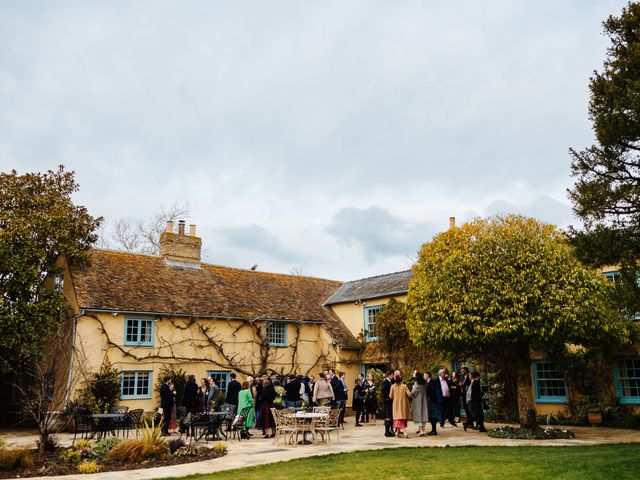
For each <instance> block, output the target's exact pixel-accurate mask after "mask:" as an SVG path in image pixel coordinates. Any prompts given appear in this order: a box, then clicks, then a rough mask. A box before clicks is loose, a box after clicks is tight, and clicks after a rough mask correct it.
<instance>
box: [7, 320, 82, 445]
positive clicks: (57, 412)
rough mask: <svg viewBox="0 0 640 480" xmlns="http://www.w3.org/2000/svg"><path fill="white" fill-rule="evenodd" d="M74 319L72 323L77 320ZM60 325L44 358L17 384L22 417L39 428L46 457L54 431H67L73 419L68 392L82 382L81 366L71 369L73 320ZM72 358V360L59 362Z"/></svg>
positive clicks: (47, 347)
mask: <svg viewBox="0 0 640 480" xmlns="http://www.w3.org/2000/svg"><path fill="white" fill-rule="evenodd" d="M74 321H75V318H74V319H71V322H74ZM71 322H68V323H66V324H63V325H61V326H60V328H59V329H58V331H57V332H56V334H55V335H54V336H53V337H52V338H51V339H50V340H49V341H48V342H47V346H46V349H45V355H44V357H43V358H42V359H41V361H39V362H37V363H36V364H34V365H33V366H32V367H31V368H28V369H26V371H24V370H23V371H22V372H21V376H20V380H19V381H18V382H17V383H16V384H15V388H16V391H17V393H18V395H19V403H20V406H21V413H22V416H23V419H24V420H25V421H27V422H29V423H34V424H35V425H36V428H37V429H38V435H39V441H38V453H39V455H40V456H41V457H42V458H44V454H45V451H46V449H47V446H48V445H49V442H50V440H49V438H50V436H51V434H52V433H55V432H57V431H61V430H64V429H65V428H66V427H67V426H68V425H69V423H70V421H71V420H72V418H73V416H72V415H71V414H70V413H71V412H68V411H67V403H68V401H69V392H70V391H71V390H73V389H74V388H75V386H76V385H78V382H79V381H81V369H80V368H78V365H76V366H75V367H76V368H72V365H70V363H71V361H72V360H71V359H72V358H73V356H71V357H69V352H70V348H72V336H73V335H74V330H73V328H72V323H71ZM65 358H69V359H70V362H69V364H67V362H64V361H60V360H61V359H65Z"/></svg>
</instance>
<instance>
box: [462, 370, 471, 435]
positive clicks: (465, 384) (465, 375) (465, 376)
mask: <svg viewBox="0 0 640 480" xmlns="http://www.w3.org/2000/svg"><path fill="white" fill-rule="evenodd" d="M469 385H471V375H470V374H469V369H468V368H467V367H462V379H461V381H460V390H461V395H462V408H464V414H465V416H466V417H467V419H466V420H465V422H464V423H465V424H466V426H467V427H472V426H473V421H472V420H471V411H470V410H469V404H468V403H467V389H468V388H469Z"/></svg>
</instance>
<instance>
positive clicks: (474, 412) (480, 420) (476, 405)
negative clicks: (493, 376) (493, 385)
mask: <svg viewBox="0 0 640 480" xmlns="http://www.w3.org/2000/svg"><path fill="white" fill-rule="evenodd" d="M467 403H468V404H469V410H471V416H472V417H473V420H474V421H475V422H476V423H477V424H478V431H479V432H486V431H487V429H486V428H484V411H483V410H482V388H481V386H480V373H478V372H472V373H471V385H470V386H469V389H468V390H467ZM464 429H465V430H466V429H467V425H464Z"/></svg>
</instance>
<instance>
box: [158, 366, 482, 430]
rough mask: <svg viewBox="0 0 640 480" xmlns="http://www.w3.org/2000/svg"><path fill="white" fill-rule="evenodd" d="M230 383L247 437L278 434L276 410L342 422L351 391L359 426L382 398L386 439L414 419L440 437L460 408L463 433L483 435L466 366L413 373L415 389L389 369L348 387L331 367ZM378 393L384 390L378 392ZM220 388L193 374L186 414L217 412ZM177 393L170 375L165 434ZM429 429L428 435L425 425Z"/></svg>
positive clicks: (472, 375) (475, 387) (164, 390)
mask: <svg viewBox="0 0 640 480" xmlns="http://www.w3.org/2000/svg"><path fill="white" fill-rule="evenodd" d="M229 377H230V381H229V382H228V384H227V385H226V397H225V398H224V402H225V403H226V404H230V405H234V406H235V407H236V412H238V413H240V412H248V414H247V415H246V416H245V417H244V422H245V426H246V435H249V436H251V435H252V434H251V433H249V432H250V429H252V428H254V427H255V428H256V429H258V430H260V431H261V432H262V435H263V437H264V438H272V437H274V436H275V434H276V429H275V422H274V419H273V416H272V414H271V409H272V408H301V407H302V406H303V405H304V406H309V407H311V406H315V405H318V406H326V405H330V406H332V407H335V408H338V409H339V410H340V419H339V422H340V423H344V421H345V420H344V414H345V406H346V403H347V400H348V398H349V391H350V390H351V391H352V393H353V397H352V407H353V410H354V412H355V426H356V427H360V426H362V424H363V423H374V424H375V423H376V415H377V412H378V409H379V405H378V398H379V393H380V398H381V401H382V405H381V406H382V411H383V412H384V425H385V436H398V437H400V436H403V437H407V431H406V430H407V424H408V421H409V420H412V421H413V422H415V423H416V425H417V428H418V430H417V434H418V435H419V436H424V435H437V424H438V423H440V426H441V427H444V424H445V421H447V422H449V423H450V424H451V425H452V426H454V427H455V426H457V420H458V419H459V417H460V407H461V406H462V407H463V408H464V411H465V416H466V420H465V422H464V424H463V427H464V429H465V431H466V430H467V429H468V428H474V429H477V430H478V431H481V432H485V431H486V430H485V427H484V416H483V410H482V390H481V388H480V382H479V374H478V372H469V369H467V368H466V367H464V368H462V374H461V375H458V373H457V372H454V373H453V375H452V376H451V377H450V376H449V375H448V372H447V371H446V370H445V369H442V370H440V371H439V372H438V376H437V377H436V378H432V376H431V372H425V373H420V372H418V371H414V373H413V378H412V382H413V385H412V388H411V389H409V387H408V386H407V385H406V384H405V383H404V382H403V379H402V374H401V373H400V371H398V370H396V371H395V372H394V371H389V372H387V374H386V377H385V378H384V379H383V381H382V382H381V384H380V385H378V384H376V382H375V380H374V377H373V375H371V374H369V375H367V376H366V378H365V376H364V375H362V374H360V375H358V376H357V378H356V379H355V381H354V386H353V389H349V387H348V386H347V383H346V380H345V374H344V372H340V373H336V372H335V370H333V369H330V370H327V371H323V372H320V373H319V374H318V377H317V378H315V377H314V376H313V375H311V376H308V375H295V374H290V375H288V376H287V377H278V376H277V375H276V374H275V373H272V374H271V375H269V374H267V373H264V374H263V375H261V376H259V377H255V378H254V377H251V376H247V378H246V379H245V381H243V382H242V383H240V382H239V381H238V380H237V378H236V374H235V373H231V374H230V375H229ZM379 390H380V392H379ZM220 393H221V390H220V386H219V385H217V383H216V382H215V380H214V379H213V378H212V377H206V378H202V379H201V380H200V383H199V384H197V383H196V378H195V376H193V375H190V376H189V377H188V379H187V382H186V384H185V387H184V391H183V395H182V406H183V407H184V408H185V411H186V414H187V415H189V414H192V415H193V414H196V413H199V412H203V411H211V410H215V409H217V408H218V407H219V406H220V404H221V398H220V397H221V395H220ZM175 398H176V391H175V385H174V384H173V382H172V379H171V378H169V377H167V378H165V379H164V382H163V384H162V386H161V388H160V406H161V410H160V411H159V413H161V414H162V416H163V419H164V421H163V431H164V433H165V434H169V433H171V432H172V431H175V430H176V429H177V428H178V425H177V422H176V401H175ZM429 424H430V425H431V430H430V431H429V432H427V431H426V426H427V425H429Z"/></svg>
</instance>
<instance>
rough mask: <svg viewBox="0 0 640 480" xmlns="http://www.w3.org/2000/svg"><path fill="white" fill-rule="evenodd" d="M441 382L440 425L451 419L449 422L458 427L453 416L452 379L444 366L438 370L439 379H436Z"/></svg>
mask: <svg viewBox="0 0 640 480" xmlns="http://www.w3.org/2000/svg"><path fill="white" fill-rule="evenodd" d="M436 382H438V383H439V384H440V392H441V397H440V398H441V400H440V427H444V421H445V419H446V420H449V423H450V424H451V425H452V426H454V427H457V425H456V422H455V419H454V418H453V405H452V403H451V401H452V399H451V390H450V387H451V380H449V379H448V378H447V372H446V370H444V369H443V368H441V369H440V370H439V371H438V379H437V380H436Z"/></svg>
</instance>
